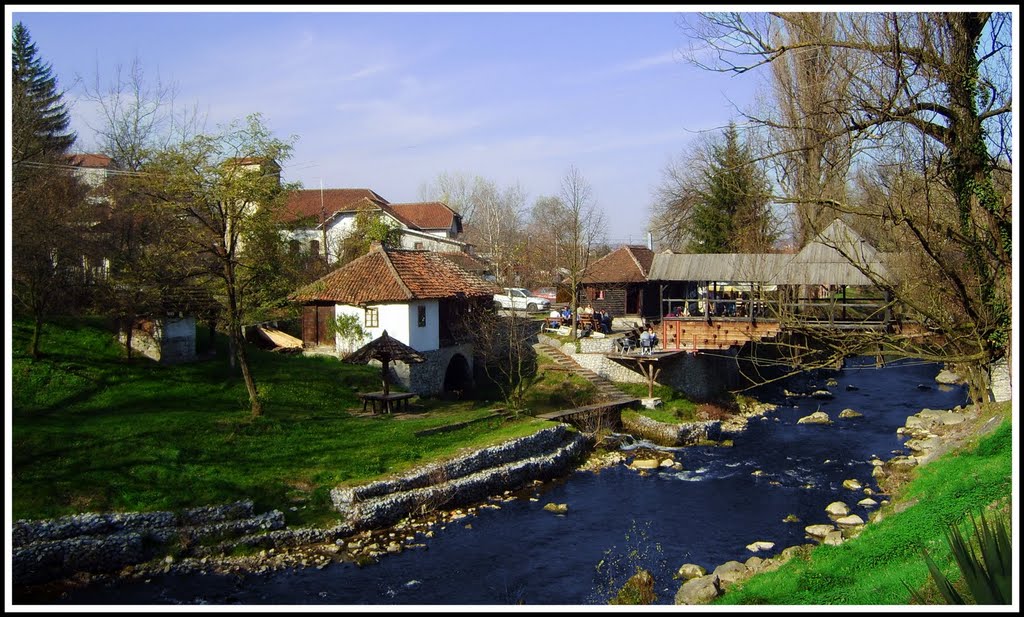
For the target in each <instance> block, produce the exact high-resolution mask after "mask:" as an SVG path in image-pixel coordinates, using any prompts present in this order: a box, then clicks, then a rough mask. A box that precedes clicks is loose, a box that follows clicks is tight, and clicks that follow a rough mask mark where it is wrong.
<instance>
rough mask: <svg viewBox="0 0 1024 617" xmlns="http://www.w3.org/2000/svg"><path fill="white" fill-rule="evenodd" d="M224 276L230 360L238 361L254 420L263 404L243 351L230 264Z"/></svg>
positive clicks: (247, 357)
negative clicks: (230, 349) (230, 351)
mask: <svg viewBox="0 0 1024 617" xmlns="http://www.w3.org/2000/svg"><path fill="white" fill-rule="evenodd" d="M224 274H225V279H226V280H225V282H226V283H227V292H228V329H229V331H230V336H229V341H230V342H231V346H232V347H233V348H234V350H233V351H234V353H232V354H231V358H232V360H234V359H235V358H237V359H238V365H239V366H240V367H241V369H242V379H244V380H245V389H246V390H247V391H248V392H249V405H250V409H251V410H252V416H253V417H254V418H255V417H257V416H262V415H263V404H262V403H260V399H259V392H257V391H256V381H255V380H254V379H253V377H252V371H251V370H250V368H249V356H248V354H247V353H246V350H245V338H244V337H243V336H242V316H241V309H240V308H239V306H238V290H237V289H236V287H235V276H234V274H235V272H234V268H233V267H232V264H231V263H230V262H228V264H227V265H225V268H224Z"/></svg>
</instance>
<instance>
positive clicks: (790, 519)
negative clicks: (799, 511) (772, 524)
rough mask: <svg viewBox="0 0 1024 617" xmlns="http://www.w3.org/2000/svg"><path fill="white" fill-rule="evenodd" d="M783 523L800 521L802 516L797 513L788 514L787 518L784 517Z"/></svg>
mask: <svg viewBox="0 0 1024 617" xmlns="http://www.w3.org/2000/svg"><path fill="white" fill-rule="evenodd" d="M782 522H783V523H799V522H800V517H799V516H797V515H796V514H787V515H786V518H784V519H782Z"/></svg>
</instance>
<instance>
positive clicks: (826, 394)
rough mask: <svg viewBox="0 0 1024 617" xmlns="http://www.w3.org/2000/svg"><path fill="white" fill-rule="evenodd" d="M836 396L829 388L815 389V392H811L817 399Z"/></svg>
mask: <svg viewBox="0 0 1024 617" xmlns="http://www.w3.org/2000/svg"><path fill="white" fill-rule="evenodd" d="M834 396H835V395H834V394H832V393H831V392H829V391H828V390H815V391H814V392H811V397H812V398H816V399H824V400H828V399H831V398H833V397H834Z"/></svg>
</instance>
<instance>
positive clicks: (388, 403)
mask: <svg viewBox="0 0 1024 617" xmlns="http://www.w3.org/2000/svg"><path fill="white" fill-rule="evenodd" d="M358 396H359V398H360V399H362V401H363V411H366V404H367V403H371V404H372V405H373V413H379V412H378V409H377V404H378V403H380V411H382V412H384V413H391V412H393V411H394V410H395V409H397V410H398V411H409V399H411V398H412V397H414V396H416V393H415V392H389V393H387V394H384V393H383V392H359V393H358ZM403 406H404V408H403Z"/></svg>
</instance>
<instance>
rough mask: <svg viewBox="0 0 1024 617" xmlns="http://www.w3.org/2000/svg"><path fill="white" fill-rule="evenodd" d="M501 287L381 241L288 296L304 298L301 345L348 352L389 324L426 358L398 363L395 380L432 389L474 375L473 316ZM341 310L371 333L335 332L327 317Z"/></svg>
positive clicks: (436, 257) (441, 259) (437, 258)
mask: <svg viewBox="0 0 1024 617" xmlns="http://www.w3.org/2000/svg"><path fill="white" fill-rule="evenodd" d="M498 291H500V290H499V289H498V288H497V287H496V286H495V285H494V284H493V283H491V282H489V281H487V280H485V279H483V278H481V277H479V276H477V275H475V274H472V273H470V272H467V271H466V270H464V269H462V268H461V267H459V266H458V265H456V264H455V263H454V262H453V261H452V260H450V259H448V258H446V257H445V256H443V255H441V254H440V253H435V252H432V251H422V250H408V249H391V248H388V249H385V248H382V247H381V246H379V245H377V246H375V247H374V248H373V249H371V250H370V252H369V253H367V254H366V255H364V256H362V257H359V258H357V259H355V260H353V261H351V262H349V263H348V264H346V265H344V266H342V267H340V268H338V269H336V270H334V271H333V272H331V273H329V274H327V275H325V276H323V277H321V278H320V279H318V280H316V281H314V282H312V283H310V284H308V285H306V286H304V287H302V288H301V289H299V290H297V291H296V292H294V293H293V294H292V295H291V296H290V298H291V299H292V300H293V301H295V302H298V303H301V304H302V305H303V307H302V340H303V346H304V347H306V348H307V349H321V350H323V349H327V350H328V351H331V352H336V353H338V354H339V355H342V356H344V355H347V354H348V353H351V352H352V351H354V350H356V349H358V348H359V347H361V346H362V345H364V344H366V343H367V342H369V341H370V340H373V339H375V338H377V337H379V336H380V334H381V333H382V332H383V331H384V330H387V332H388V335H389V336H391V337H393V338H394V339H396V340H398V341H401V342H402V343H405V344H406V345H408V346H410V347H412V348H413V349H415V350H416V351H419V352H421V353H423V354H424V355H425V356H426V357H427V361H426V362H424V363H421V364H416V365H413V366H401V365H400V366H397V367H395V370H396V379H397V380H398V383H401V384H403V385H405V387H406V388H408V389H409V390H410V391H413V392H418V393H421V394H422V393H431V394H433V393H438V392H442V391H444V390H446V389H449V388H456V387H457V389H461V387H462V386H464V385H465V383H466V382H467V381H472V362H473V352H472V344H471V342H470V340H471V339H470V337H469V336H468V332H467V330H466V326H467V324H468V323H469V322H468V319H469V316H470V315H471V314H472V313H473V312H474V311H478V310H479V311H483V310H486V309H487V307H489V306H490V304H491V300H492V297H493V294H494V293H497V292H498ZM341 316H354V317H355V318H356V321H357V323H358V324H359V325H360V327H361V328H362V330H363V331H364V332H365V333H366V336H364V337H352V338H348V339H344V338H342V337H341V336H340V335H335V334H334V333H333V331H332V330H331V328H330V327H329V323H330V321H331V320H333V319H336V318H338V317H341ZM403 371H404V373H403Z"/></svg>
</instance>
